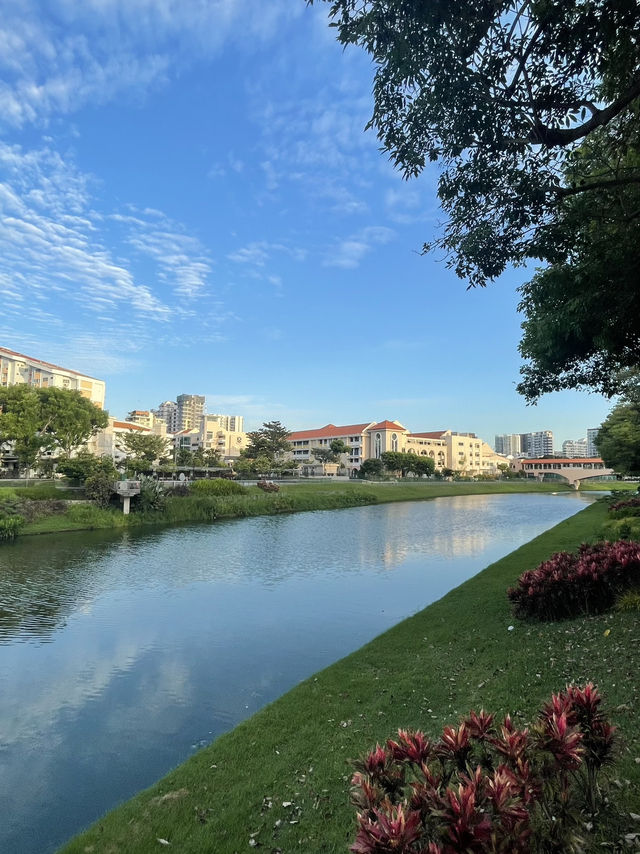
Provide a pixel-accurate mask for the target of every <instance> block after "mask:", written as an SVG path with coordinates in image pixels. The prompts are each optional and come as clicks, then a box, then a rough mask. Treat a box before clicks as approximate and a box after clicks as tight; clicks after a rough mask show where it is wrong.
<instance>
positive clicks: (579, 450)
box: [562, 439, 596, 459]
mask: <svg viewBox="0 0 640 854" xmlns="http://www.w3.org/2000/svg"><path fill="white" fill-rule="evenodd" d="M562 455H563V456H564V457H568V458H570V459H577V458H580V457H588V456H591V455H590V454H588V453H587V440H586V439H567V440H566V441H564V442H563V443H562ZM593 456H596V455H595V454H594V455H593Z"/></svg>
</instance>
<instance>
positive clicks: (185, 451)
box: [176, 448, 193, 468]
mask: <svg viewBox="0 0 640 854" xmlns="http://www.w3.org/2000/svg"><path fill="white" fill-rule="evenodd" d="M176 465H177V466H180V467H182V468H186V467H188V466H192V465H193V451H191V450H189V448H180V449H179V450H178V452H177V453H176Z"/></svg>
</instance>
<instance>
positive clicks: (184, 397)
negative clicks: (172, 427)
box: [176, 394, 205, 430]
mask: <svg viewBox="0 0 640 854" xmlns="http://www.w3.org/2000/svg"><path fill="white" fill-rule="evenodd" d="M176 403H177V404H178V413H177V424H178V426H177V429H178V430H189V429H191V428H193V427H198V426H199V424H200V419H201V418H202V416H203V415H204V403H205V399H204V395H202V394H179V395H178V396H177V398H176Z"/></svg>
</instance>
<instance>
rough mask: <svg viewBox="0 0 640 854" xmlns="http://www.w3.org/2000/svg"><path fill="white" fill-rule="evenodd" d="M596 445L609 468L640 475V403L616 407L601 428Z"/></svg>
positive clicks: (627, 473) (621, 472)
mask: <svg viewBox="0 0 640 854" xmlns="http://www.w3.org/2000/svg"><path fill="white" fill-rule="evenodd" d="M596 446H597V448H598V452H599V454H600V456H601V457H602V459H603V460H604V464H605V465H606V466H608V467H609V468H612V469H614V470H615V471H616V472H618V473H619V474H622V475H638V474H640V406H639V405H638V404H637V403H620V404H618V405H617V406H615V407H614V408H613V409H612V411H611V412H610V413H609V415H608V416H607V418H606V419H605V420H604V422H603V423H602V426H601V427H600V429H599V431H598V437H597V439H596Z"/></svg>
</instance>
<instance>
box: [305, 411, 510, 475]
mask: <svg viewBox="0 0 640 854" xmlns="http://www.w3.org/2000/svg"><path fill="white" fill-rule="evenodd" d="M335 439H341V440H342V441H343V442H344V444H345V445H347V447H348V449H349V450H348V452H346V453H344V454H341V455H340V463H339V465H340V466H341V468H342V471H344V472H345V473H346V474H348V475H349V476H354V475H355V474H357V472H358V471H359V470H360V466H361V465H362V463H363V462H364V461H365V460H368V459H379V458H380V456H381V455H382V454H383V453H385V452H386V451H398V452H400V453H405V454H418V455H420V456H426V457H430V458H431V459H432V460H433V461H434V466H435V468H436V470H438V471H442V470H443V469H447V468H449V469H452V470H453V471H458V472H460V473H461V474H464V475H467V476H469V477H474V476H477V475H479V474H489V475H494V474H498V473H499V471H500V470H499V469H498V464H499V463H504V462H505V459H504V457H501V456H500V455H499V454H496V453H495V452H494V450H493V449H492V448H491V447H489V445H488V444H487V443H486V442H485V441H483V440H482V439H479V438H478V437H477V436H476V435H475V434H474V433H458V432H455V431H452V430H436V431H432V432H427V433H411V432H410V431H409V430H408V429H407V428H406V427H405V426H404V425H402V424H400V422H398V421H378V422H375V421H370V422H365V423H360V424H347V425H343V426H337V425H335V424H327V425H325V426H324V427H320V428H317V429H314V430H297V431H295V432H294V433H292V434H291V435H290V437H289V443H290V445H291V451H290V457H291V459H292V460H295V461H296V462H298V463H300V464H301V465H302V466H303V468H306V469H307V471H308V472H309V473H320V471H319V467H318V464H317V463H316V461H315V458H314V455H313V451H314V449H328V448H330V446H331V442H332V441H334V440H335ZM320 468H321V469H322V472H324V471H325V469H324V468H322V467H320ZM326 473H329V474H330V473H332V472H331V471H330V470H329V468H328V467H327V468H326Z"/></svg>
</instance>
